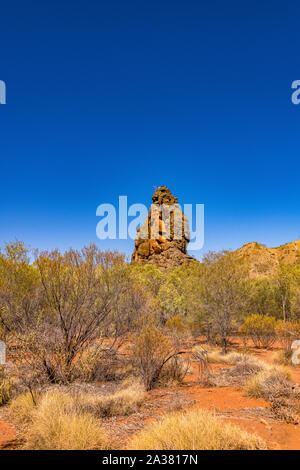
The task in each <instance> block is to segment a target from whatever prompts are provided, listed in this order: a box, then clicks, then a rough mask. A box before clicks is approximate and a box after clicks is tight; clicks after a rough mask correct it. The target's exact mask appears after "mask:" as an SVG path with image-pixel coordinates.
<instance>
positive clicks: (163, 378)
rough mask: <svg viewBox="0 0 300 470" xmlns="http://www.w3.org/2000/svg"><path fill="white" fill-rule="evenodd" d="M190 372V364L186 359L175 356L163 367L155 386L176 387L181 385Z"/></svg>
mask: <svg viewBox="0 0 300 470" xmlns="http://www.w3.org/2000/svg"><path fill="white" fill-rule="evenodd" d="M190 371H191V368H190V363H189V362H188V361H187V360H186V359H185V358H183V357H182V356H174V357H172V358H171V359H170V360H169V361H168V362H166V364H165V365H164V366H163V368H162V370H161V372H160V374H159V379H158V381H157V383H156V384H155V386H166V387H174V386H176V385H178V384H181V383H182V382H183V380H184V378H185V377H186V375H187V374H189V373H190Z"/></svg>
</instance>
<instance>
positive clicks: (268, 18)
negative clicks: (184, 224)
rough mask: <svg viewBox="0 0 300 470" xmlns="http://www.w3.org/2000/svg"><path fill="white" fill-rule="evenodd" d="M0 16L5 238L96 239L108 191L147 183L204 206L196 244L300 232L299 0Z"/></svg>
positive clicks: (67, 7)
mask: <svg viewBox="0 0 300 470" xmlns="http://www.w3.org/2000/svg"><path fill="white" fill-rule="evenodd" d="M0 14H1V28H0V44H1V53H0V80H4V81H5V82H6V84H7V104H6V105H0V156H1V185H0V245H3V243H4V242H6V241H10V240H13V239H14V238H18V239H21V240H24V241H25V242H26V243H27V244H29V245H31V246H32V247H38V248H43V249H44V248H55V247H58V248H60V249H62V250H64V249H66V248H68V247H70V246H73V247H76V248H77V247H80V246H82V245H83V244H86V243H88V242H90V241H97V239H96V232H95V230H96V224H97V222H98V219H97V217H96V208H97V206H98V205H99V204H101V203H103V202H109V203H116V202H117V200H118V196H119V195H127V196H128V202H129V203H130V204H131V203H135V202H142V203H145V204H149V203H150V201H151V194H152V187H153V186H154V185H156V186H160V185H166V186H168V187H169V188H170V189H171V191H172V192H173V193H174V194H175V195H176V196H178V198H179V202H182V203H204V204H205V211H206V219H205V245H204V249H203V251H207V250H209V249H215V250H218V249H222V248H233V249H235V248H237V247H239V246H241V245H243V244H244V243H247V242H251V241H258V242H261V243H264V244H267V245H268V246H276V245H280V244H282V243H285V242H288V241H292V240H295V239H297V238H299V237H300V221H299V205H300V204H299V203H300V197H299V173H300V158H299V153H300V150H299V148H300V145H299V137H300V105H299V106H295V105H293V104H292V103H291V93H292V90H291V83H292V81H293V80H297V79H300V53H299V45H300V25H299V18H300V3H299V1H288V0H287V1H280V2H278V1H276V0H275V1H274V0H273V1H271V0H268V1H264V0H256V1H251V2H248V1H242V2H241V1H231V0H228V1H219V0H210V1H201V2H200V1H196V0H194V1H191V0H185V1H183V0H181V1H176V0H173V1H166V0H159V1H158V0H151V1H147V0H145V1H131V0H119V1H116V0H109V1H108V0H107V1H101V0H98V1H95V0H94V1H92V0H89V1H79V0H73V1H65V0H59V1H58V0H52V1H48V0H45V1H43V2H41V1H37V0H36V1H33V0H31V1H30V0H29V1H26V2H24V1H14V0H11V1H10V2H5V3H2V5H1V12H0ZM97 243H99V246H101V247H102V248H114V247H115V248H118V249H120V250H122V251H126V252H127V253H130V252H131V251H132V249H133V241H131V240H129V241H105V242H100V241H98V242H97ZM196 255H197V257H200V256H201V253H196Z"/></svg>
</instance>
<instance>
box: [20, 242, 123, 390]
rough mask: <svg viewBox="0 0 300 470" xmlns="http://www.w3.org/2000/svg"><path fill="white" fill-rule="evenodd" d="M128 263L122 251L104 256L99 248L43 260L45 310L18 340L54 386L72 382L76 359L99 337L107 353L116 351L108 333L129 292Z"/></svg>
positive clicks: (41, 257)
mask: <svg viewBox="0 0 300 470" xmlns="http://www.w3.org/2000/svg"><path fill="white" fill-rule="evenodd" d="M123 261H124V258H123V256H122V255H120V254H119V253H117V252H101V251H100V250H99V249H98V248H97V247H96V246H95V245H90V246H88V247H84V248H83V249H82V250H81V251H80V252H79V251H75V250H69V251H67V252H66V253H64V254H61V253H60V252H59V251H58V250H55V251H52V252H51V253H48V252H43V253H41V254H40V255H39V256H37V258H36V266H37V269H38V273H39V275H40V279H41V284H42V286H43V293H44V302H43V308H42V309H41V311H40V312H39V314H38V315H36V316H35V322H34V324H33V322H31V323H28V324H26V326H27V329H25V330H24V331H23V332H22V334H21V335H18V337H17V340H18V341H19V343H20V345H21V346H22V350H23V354H22V357H23V360H24V359H25V360H26V361H27V363H28V364H29V365H30V366H32V368H33V369H35V370H36V369H38V370H40V371H41V372H43V373H44V374H45V375H46V377H47V378H48V380H50V381H51V382H64V383H65V382H69V381H71V380H72V379H73V372H74V365H75V362H76V360H78V359H79V358H80V356H81V354H82V353H83V352H84V351H85V350H86V349H87V348H88V347H89V346H90V345H91V344H93V342H95V341H96V340H97V339H99V338H102V342H103V343H102V344H103V347H102V352H103V353H105V351H109V350H110V349H111V343H110V341H109V340H108V339H106V338H105V337H104V335H103V332H105V331H106V330H107V329H108V328H109V327H110V326H111V325H112V319H111V315H112V312H113V311H114V305H115V304H114V302H115V301H116V299H119V298H120V297H121V296H122V294H123V293H124V288H125V284H124V282H123Z"/></svg>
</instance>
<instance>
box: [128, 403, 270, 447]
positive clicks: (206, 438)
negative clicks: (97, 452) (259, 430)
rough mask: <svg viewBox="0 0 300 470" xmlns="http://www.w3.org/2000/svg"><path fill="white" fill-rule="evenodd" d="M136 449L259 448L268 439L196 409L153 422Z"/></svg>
mask: <svg viewBox="0 0 300 470" xmlns="http://www.w3.org/2000/svg"><path fill="white" fill-rule="evenodd" d="M129 448H130V449H133V450H246V449H247V450H255V449H258V450H259V449H261V450H263V449H266V448H267V447H266V444H265V443H264V441H263V440H262V439H261V438H259V437H258V436H256V435H254V434H249V433H247V432H245V431H243V430H242V429H240V428H239V427H238V426H235V425H232V424H228V423H224V421H222V420H220V419H219V418H217V417H216V416H214V415H213V414H211V413H209V412H207V411H204V410H196V411H192V412H189V413H174V414H170V415H168V416H166V417H165V418H163V419H162V420H161V421H158V422H155V423H153V424H151V425H149V426H148V427H147V428H146V429H144V430H143V431H141V432H140V433H139V434H138V435H136V436H135V437H134V438H133V439H132V441H131V443H130V445H129Z"/></svg>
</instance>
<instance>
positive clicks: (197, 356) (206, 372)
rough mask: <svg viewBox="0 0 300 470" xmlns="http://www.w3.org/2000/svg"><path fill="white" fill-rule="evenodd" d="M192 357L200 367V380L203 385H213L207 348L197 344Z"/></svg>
mask: <svg viewBox="0 0 300 470" xmlns="http://www.w3.org/2000/svg"><path fill="white" fill-rule="evenodd" d="M192 359H193V361H194V362H195V363H196V364H197V367H198V382H200V383H202V384H203V385H211V380H210V379H211V370H210V366H209V360H208V351H207V349H206V348H204V347H202V346H196V347H195V348H194V349H193V351H192Z"/></svg>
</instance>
